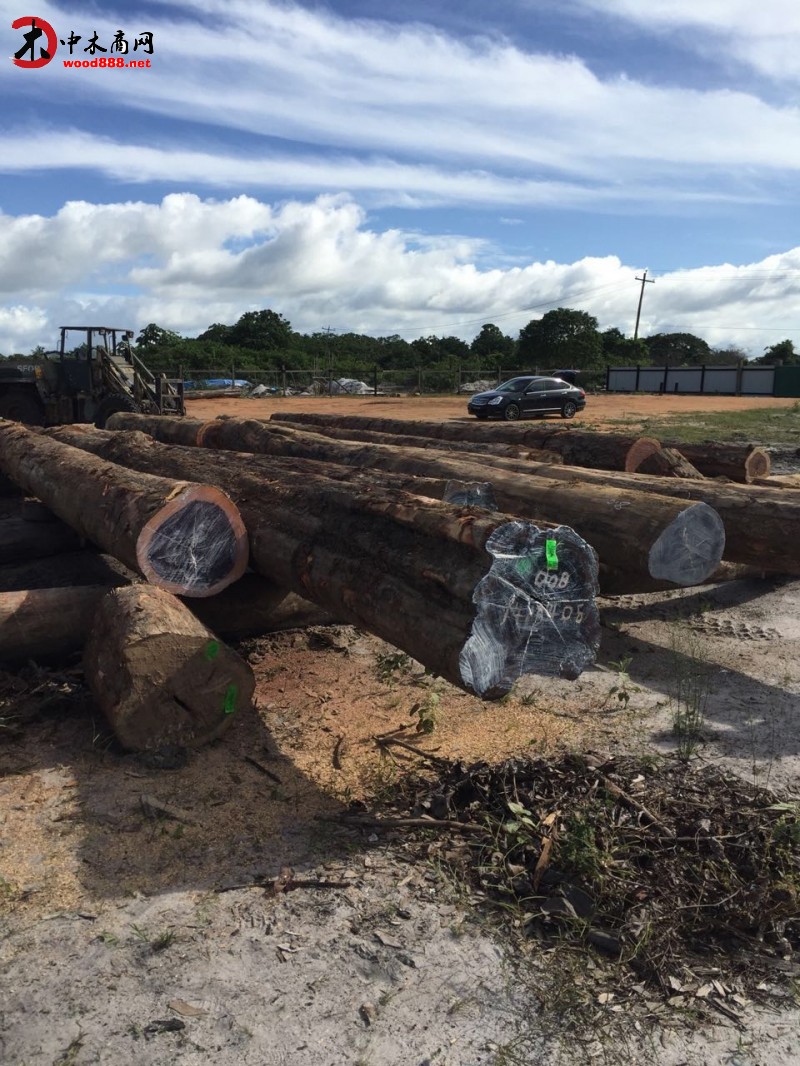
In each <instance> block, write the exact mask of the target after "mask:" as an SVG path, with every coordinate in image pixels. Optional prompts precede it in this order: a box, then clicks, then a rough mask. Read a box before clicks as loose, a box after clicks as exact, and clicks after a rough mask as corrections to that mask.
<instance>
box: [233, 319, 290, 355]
mask: <svg viewBox="0 0 800 1066" xmlns="http://www.w3.org/2000/svg"><path fill="white" fill-rule="evenodd" d="M291 339H292V327H291V323H290V322H289V320H288V319H286V318H284V317H283V315H279V314H278V313H277V312H276V311H268V310H266V311H245V313H244V314H243V315H242V316H241V318H240V319H239V320H238V322H237V323H236V325H235V326H232V327H231V329H230V331H229V333H228V336H227V338H226V343H228V344H236V345H238V346H239V347H241V348H254V349H258V348H260V349H266V350H270V349H275V348H288V347H289V345H290V342H291Z"/></svg>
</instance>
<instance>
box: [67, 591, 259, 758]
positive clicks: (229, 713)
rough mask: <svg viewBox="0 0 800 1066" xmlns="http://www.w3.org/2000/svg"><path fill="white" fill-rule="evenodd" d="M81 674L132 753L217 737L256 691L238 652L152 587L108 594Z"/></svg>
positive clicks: (99, 608)
mask: <svg viewBox="0 0 800 1066" xmlns="http://www.w3.org/2000/svg"><path fill="white" fill-rule="evenodd" d="M84 669H85V672H86V680H87V683H88V685H89V687H90V689H91V690H92V694H93V695H94V698H95V700H96V701H97V703H98V704H99V706H100V707H101V709H102V710H103V713H104V714H105V716H106V718H107V719H108V721H109V723H110V725H111V727H112V729H113V730H114V734H115V736H116V737H117V739H118V740H119V742H120V743H121V744H122V745H123V747H125V748H128V749H130V750H133V751H146V750H153V749H158V748H161V747H164V745H167V744H178V745H188V746H192V747H196V746H198V745H200V744H204V743H206V742H207V741H209V740H213V739H214V738H215V737H217V736H219V735H220V733H222V731H223V730H224V729H225V728H226V727H227V726H228V725H229V724H230V722H231V720H232V718H233V715H234V714H235V713H237V712H239V711H241V710H243V709H244V708H246V707H247V706H249V705H250V702H251V700H252V697H253V691H254V689H255V679H254V678H253V673H252V670H251V669H250V667H249V666H248V665H247V663H246V662H245V661H244V660H243V659H242V658H241V657H240V656H239V655H237V654H236V653H235V652H234V651H232V650H231V649H230V648H228V647H226V646H225V645H224V644H222V643H221V642H220V641H219V640H218V639H217V638H216V637H215V636H214V634H213V633H212V632H211V631H210V630H208V629H206V627H205V626H204V625H203V624H202V623H201V622H200V621H199V620H198V619H197V618H195V616H194V615H193V614H192V613H191V611H190V610H189V609H188V608H187V607H185V606H184V605H183V604H182V603H181V602H180V601H179V600H178V599H176V597H174V596H172V595H170V593H168V592H165V591H164V590H163V589H157V588H153V587H152V586H150V585H131V586H128V587H127V588H122V589H114V590H112V591H111V592H108V593H107V594H106V595H105V596H104V597H103V599H102V600H101V601H100V603H99V604H98V606H97V609H96V616H95V619H94V622H93V624H92V627H91V630H90V633H89V639H88V641H87V644H86V649H85V652H84Z"/></svg>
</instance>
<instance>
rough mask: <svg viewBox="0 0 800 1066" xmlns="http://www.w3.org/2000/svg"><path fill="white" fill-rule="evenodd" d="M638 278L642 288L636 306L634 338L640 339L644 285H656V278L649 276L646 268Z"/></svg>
mask: <svg viewBox="0 0 800 1066" xmlns="http://www.w3.org/2000/svg"><path fill="white" fill-rule="evenodd" d="M636 280H637V281H641V283H642V287H641V290H640V291H639V306H638V307H637V308H636V326H635V327H634V330H633V339H634V340H638V339H639V318H640V316H641V313H642V300H643V299H644V287H645V285H655V279H654V278H648V276H647V271H646V270H645V271H644V273H643V275H642V277H640V278H637V279H636Z"/></svg>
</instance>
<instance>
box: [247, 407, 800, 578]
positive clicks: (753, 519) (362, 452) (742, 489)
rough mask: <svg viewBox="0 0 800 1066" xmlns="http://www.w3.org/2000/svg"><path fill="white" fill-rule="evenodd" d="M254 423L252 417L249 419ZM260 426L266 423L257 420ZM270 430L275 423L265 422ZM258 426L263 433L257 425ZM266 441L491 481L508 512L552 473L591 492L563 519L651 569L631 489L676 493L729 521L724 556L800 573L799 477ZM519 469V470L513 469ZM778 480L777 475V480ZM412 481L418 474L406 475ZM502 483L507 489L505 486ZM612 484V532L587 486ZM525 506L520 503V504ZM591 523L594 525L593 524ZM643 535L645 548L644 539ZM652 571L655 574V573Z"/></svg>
mask: <svg viewBox="0 0 800 1066" xmlns="http://www.w3.org/2000/svg"><path fill="white" fill-rule="evenodd" d="M248 424H249V423H248ZM254 425H255V426H258V425H262V426H263V423H254ZM265 428H266V429H267V430H268V428H269V426H268V425H267V426H266V427H265ZM254 432H258V431H257V430H254ZM260 448H261V449H263V451H269V452H271V453H272V454H274V455H295V456H308V457H310V458H314V457H316V458H319V459H326V458H327V459H328V460H329V461H332V462H337V463H345V464H350V465H352V466H361V467H363V468H365V469H373V470H386V471H398V472H403V471H405V472H406V473H408V474H410V475H411V476H412V477H413V478H419V479H423V478H431V479H433V482H432V483H431V484H429V485H425V483H424V481H422V480H420V481H419V482H418V489H417V491H420V492H424V493H425V494H429V493H430V494H434V495H435V494H436V491H437V490H436V482H437V479H441V478H445V479H449V478H453V479H458V480H463V481H486V480H491V481H492V483H493V485H494V486H495V491H496V493H497V499H498V503H499V506H500V508H501V509H502V510H503V511H505V512H506V513H510V514H521V515H529V514H530V511H529V510H526V509H525V508H526V507H530V499H528V503H527V504H525V503H520V504H517V503H515V498H518V497H519V496H520V494H523V495H524V494H525V493H526V492H527V490H528V488H529V487H531V486H533V484H534V481H538V480H539V479H545V480H547V481H558V482H561V483H563V484H565V485H567V486H572V487H573V488H574V489H576V490H577V489H579V490H580V491H581V493H583V494H584V495H583V497H582V499H583V502H584V506H583V510H584V512H585V513H584V515H583V519H581V516H580V515H575V514H574V510H573V508H572V507H569V508H567V509H565V511H564V513H563V516H562V520H563V521H565V522H567V523H569V524H570V525H571V526H573V528H575V529H576V530H577V531H578V532H579V533H580V534H581V536H583V537H584V538H585V539H586V540H588V541H589V543H591V544H592V545H593V546H594V547H595V548H596V550H597V551H598V552H599V554H600V557H601V560H602V561H603V562H604V563H605V564H607V565H609V566H612V567H617V568H620V569H624V570H627V571H634V572H638V573H646V572H647V570H646V568H645V567H643V566H642V565H641V564H642V544H643V543H644V542H643V541H642V539H641V538H640V537H638V536H636V535H634V534H633V531H630V535H629V532H628V531H627V530H626V522H629V521H631V519H632V517H635V508H634V507H633V505H632V502H631V501H630V499H629V497H626V496H625V495H624V494H625V493H633V494H640V493H646V494H648V495H657V496H668V497H672V498H673V499H675V500H683V501H687V502H688V501H697V502H704V503H706V504H708V506H709V507H711V508H713V509H714V510H715V511H717V512H718V514H719V515H720V517H721V519H722V522H723V524H724V528H725V547H724V559H725V561H726V562H733V563H742V564H744V565H746V566H753V567H756V568H757V569H759V570H767V571H772V572H774V573H784V574H797V575H800V543H798V538H797V533H796V531H797V529H798V528H800V493H798V490H799V489H800V486H795V487H794V488H792V486H791V482H790V483H789V484H788V485H785V486H783V491H782V492H781V494H780V495H779V494H778V493H777V492H776V491H775V488H774V487H772V488H770V487H767V486H766V485H765V486H756V485H741V484H730V483H727V484H726V483H725V482H722V481H716V480H713V479H703V480H700V481H693V480H690V479H688V478H663V477H651V476H649V475H645V474H636V473H634V474H626V473H623V472H621V471H600V470H589V469H586V468H582V467H572V466H566V465H564V466H559V465H552V464H546V463H523V462H521V461H519V460H514V459H503V458H494V459H492V460H491V461H490V460H488V459H487V460H486V462H485V463H483V464H474V463H471V462H467V460H466V458H463V459H462V460H455V459H450V458H444V457H440V458H436V459H432V458H431V457H430V455H427V456H426V455H425V453H418V456H415V457H414V458H413V461H412V452H411V450H410V449H406V450H402V451H401V450H399V449H392V448H385V449H381V447H380V446H378V445H361V446H359V445H349V446H348V445H346V444H344V443H341V442H340V443H337V442H333V441H329V442H328V446H327V447H326V446H325V443H324V441H322V440H320V438H319V436H318V435H316V436H315V435H312V434H308V435H306V436H305V437H298V438H296V439H295V442H294V443H292V442H291V441H289V440H281V439H279V438H270V437H269V435H268V432H267V433H265V434H263V435H262V438H261V440H260ZM510 475H516V476H510ZM773 480H774V479H772V478H770V479H769V482H770V483H771V482H772V481H773ZM398 484H403V485H405V486H406V487H409V488H410V487H411V485H412V481H411V480H406V481H401V482H398ZM501 486H502V488H501ZM600 486H602V487H605V488H606V489H609V490H615V491H617V492H620V493H622V495H621V496H620V497H619V498H618V500H617V504H618V506H617V510H618V512H624V514H625V516H626V518H625V521H621V520H620V519H621V517H622V515H621V514H619V513H618V514H617V515H616V519H617V520H616V522H615V523H609V525H608V529H607V530H606V531H605V532H606V533H607V535H604V531H603V530H600V529H599V528H598V522H597V519H596V516H595V515H594V514H592V513H591V512H592V507H593V504H592V502H591V495H590V494H589V493H588V491H587V490H589V489H595V488H597V487H600ZM520 507H521V508H522V509H519V508H520ZM539 514H540V517H542V518H545V519H547V518H549V515H548V508H547V507H546V506H545V504H544V502H542V504H541V507H540V511H539ZM590 523H591V525H590ZM615 527H616V529H617V530H618V533H619V540H618V543H617V546H616V547H615V546H614V537H613V532H614V528H615ZM637 540H638V541H639V546H638V548H637V547H636V542H637ZM716 565H717V564H716V563H714V564H713V565H711V566H710V569H709V572H708V574H707V575H706V576H705V577H703V578H699V579H698V582H697V583H699V582H700V581H704V580H706V578H707V577H708V576H709V574H711V573H713V571H714V570H715V569H716ZM650 576H653V575H652V574H651V575H650Z"/></svg>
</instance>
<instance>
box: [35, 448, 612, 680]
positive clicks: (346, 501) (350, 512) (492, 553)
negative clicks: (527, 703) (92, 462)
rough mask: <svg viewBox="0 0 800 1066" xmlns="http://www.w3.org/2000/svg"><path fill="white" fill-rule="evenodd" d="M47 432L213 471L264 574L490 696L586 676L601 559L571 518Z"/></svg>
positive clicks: (594, 637) (144, 463)
mask: <svg viewBox="0 0 800 1066" xmlns="http://www.w3.org/2000/svg"><path fill="white" fill-rule="evenodd" d="M48 433H49V434H51V435H53V436H56V437H57V438H58V439H70V440H74V441H76V442H77V443H79V444H80V445H81V446H82V447H87V448H90V449H91V450H93V451H97V452H99V453H100V454H102V455H104V456H106V457H108V458H111V456H112V455H113V456H115V457H116V458H117V459H118V460H120V461H125V462H128V463H130V464H131V465H133V466H135V467H136V468H137V469H143V470H162V471H164V472H168V471H173V473H174V471H176V470H178V469H182V470H196V469H198V468H204V469H206V470H207V472H208V473H210V474H211V476H212V477H213V480H214V481H215V483H216V484H218V485H220V486H223V487H225V490H226V491H227V492H228V493H229V494H230V495H231V496H232V497H233V498H234V499H235V500H237V501H238V502H239V506H240V508H241V510H242V514H243V516H244V518H245V522H246V524H247V527H248V529H249V531H250V538H251V551H252V564H253V566H254V567H255V568H256V569H258V570H259V572H260V573H262V574H263V575H265V576H267V577H270V578H271V579H272V580H274V581H275V582H276V583H277V584H278V585H280V586H282V587H285V588H289V589H292V591H294V592H296V593H298V594H299V595H301V596H304V597H305V598H307V599H309V600H312V601H313V602H315V603H317V604H318V605H319V606H321V607H323V608H325V609H326V610H328V611H330V612H331V613H332V614H334V615H336V616H337V617H339V618H342V619H345V620H347V621H348V622H352V623H353V624H355V625H357V626H360V627H361V628H363V629H366V630H368V631H370V632H372V633H375V634H376V635H377V636H379V637H382V638H383V639H384V640H387V641H389V642H390V643H392V644H394V645H395V646H397V647H399V648H401V649H403V650H404V651H406V652H408V653H409V654H410V655H412V656H413V657H414V658H415V659H417V660H419V661H420V662H421V663H423V664H424V665H425V666H427V667H429V668H430V669H431V670H433V671H434V672H436V673H438V674H441V675H442V676H443V677H445V678H447V679H448V680H450V681H452V682H454V683H455V684H458V685H461V686H462V687H464V688H466V689H468V690H470V691H474V692H476V693H477V694H478V695H480V696H482V697H483V698H486V699H489V698H497V697H500V696H502V695H504V694H505V693H506V692H508V691H509V690H510V688H511V687H512V685H513V684H514V682H515V681H516V680H517V678H518V677H520V676H521V675H522V674H527V673H538V674H545V675H548V676H552V675H560V676H564V677H570V678H574V677H577V676H578V675H579V674H580V673H581V671H582V670H583V669H585V667H586V666H587V665H589V663H591V662H592V661H593V659H594V655H595V652H596V649H597V644H598V640H599V620H598V616H597V612H596V608H595V605H594V595H595V590H596V573H597V561H596V557H595V555H594V552H593V551H592V550H591V548H589V546H588V545H587V544H586V543H585V542H584V541H583V540H582V539H581V538H580V537H579V536H578V535H577V534H576V533H575V532H574V531H573V530H571V529H569V528H567V527H566V526H557V527H556V528H554V529H551V528H540V527H539V526H537V525H534V524H532V523H531V522H526V521H520V520H510V519H509V518H508V516H507V515H497V516H486V515H485V514H478V513H476V512H475V511H472V510H470V509H468V508H460V507H454V506H451V505H447V504H440V503H436V502H433V501H431V500H429V499H425V498H422V497H418V496H412V495H410V494H408V493H405V492H399V491H397V490H394V489H389V488H387V487H386V486H385V485H382V484H381V482H380V480H379V479H377V478H375V477H371V476H370V477H365V476H364V475H362V474H361V473H360V472H356V473H355V475H353V472H352V471H347V472H345V471H342V472H343V473H346V474H347V475H349V479H350V482H351V483H349V484H345V485H342V484H340V483H337V482H336V481H333V480H331V479H329V478H326V477H324V476H322V475H321V474H319V473H315V472H313V471H314V467H315V464H313V463H308V464H298V463H291V464H288V465H287V467H286V468H287V469H288V468H291V470H292V474H291V475H290V476H289V477H283V478H281V477H279V476H276V475H277V472H278V470H279V468H280V465H281V464H280V462H279V461H278V460H264V459H259V457H256V456H252V455H247V456H242V455H237V454H234V453H230V454H228V453H219V454H215V453H212V452H209V451H206V450H199V449H192V448H183V447H179V446H177V445H171V446H167V445H161V444H158V443H156V442H155V441H153V440H152V439H150V438H148V437H145V436H144V435H143V434H139V433H129V434H127V433H126V434H123V433H114V432H104V431H100V430H92V429H83V428H81V429H77V428H76V427H69V428H60V429H54V430H49V431H48ZM298 469H302V470H303V476H302V477H298V476H297V471H298ZM317 469H320V468H319V467H317ZM444 487H445V482H442V484H441V491H442V492H443V491H444ZM548 541H555V543H556V548H555V552H554V554H553V557H552V558H553V560H556V559H557V561H553V563H552V567H553V568H552V569H550V565H551V564H550V563H549V562H548V561H547V559H546V556H547V554H548V547H547V542H548Z"/></svg>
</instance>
